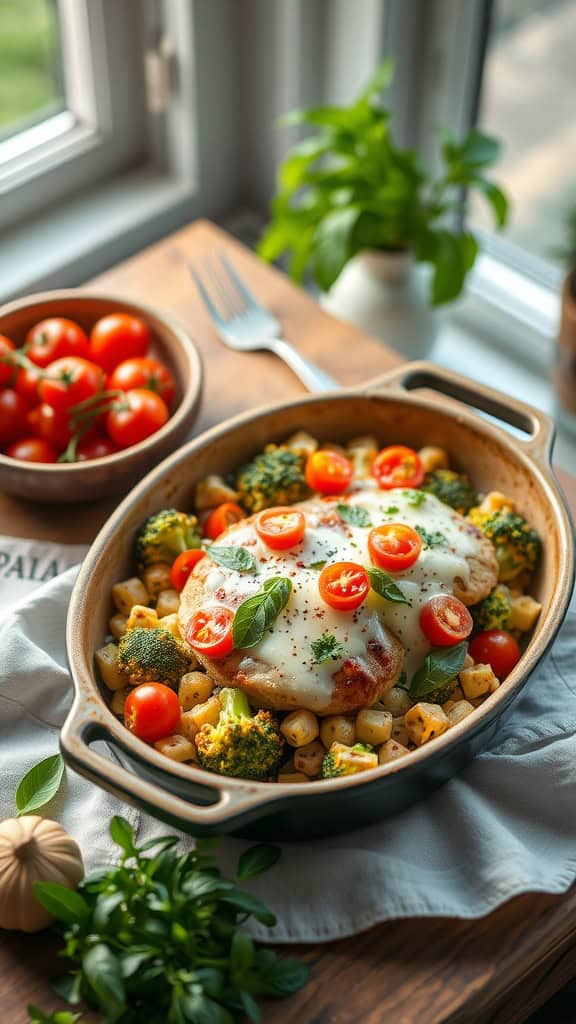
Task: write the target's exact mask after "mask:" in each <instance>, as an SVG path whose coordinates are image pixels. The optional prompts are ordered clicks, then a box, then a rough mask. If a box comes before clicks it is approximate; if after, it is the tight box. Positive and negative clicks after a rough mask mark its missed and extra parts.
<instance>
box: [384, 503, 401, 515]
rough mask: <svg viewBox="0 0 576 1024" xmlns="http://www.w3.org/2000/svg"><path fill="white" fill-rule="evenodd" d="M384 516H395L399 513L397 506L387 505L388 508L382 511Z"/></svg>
mask: <svg viewBox="0 0 576 1024" xmlns="http://www.w3.org/2000/svg"><path fill="white" fill-rule="evenodd" d="M382 511H383V513H384V515H385V516H395V515H396V513H397V512H399V511H400V509H399V508H398V505H388V508H383V509H382Z"/></svg>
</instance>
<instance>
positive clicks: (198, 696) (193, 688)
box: [178, 672, 220, 711]
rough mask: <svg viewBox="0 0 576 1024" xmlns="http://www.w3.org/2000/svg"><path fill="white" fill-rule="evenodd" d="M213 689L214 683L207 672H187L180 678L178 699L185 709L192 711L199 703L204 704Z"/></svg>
mask: <svg viewBox="0 0 576 1024" xmlns="http://www.w3.org/2000/svg"><path fill="white" fill-rule="evenodd" d="M213 689H214V683H213V682H212V680H211V679H210V676H207V675H206V673H205V672H186V675H183V676H182V678H181V680H180V686H179V687H178V699H179V701H180V704H181V705H182V707H183V708H184V711H190V709H191V708H195V707H196V706H197V705H198V704H204V703H205V701H207V700H208V698H209V697H210V696H211V694H212V690H213ZM218 703H220V702H218Z"/></svg>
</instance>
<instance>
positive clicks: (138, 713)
mask: <svg viewBox="0 0 576 1024" xmlns="http://www.w3.org/2000/svg"><path fill="white" fill-rule="evenodd" d="M180 711H181V708H180V701H179V700H178V694H177V693H175V692H174V690H171V689H170V687H169V686H166V684H165V683H142V684H141V685H140V686H135V687H134V689H133V690H130V693H129V694H128V696H127V697H126V702H125V704H124V725H125V726H126V728H127V729H129V730H130V732H133V733H134V735H135V736H137V737H138V739H140V740H145V741H146V743H157V742H158V740H162V739H164V737H165V736H170V734H171V733H173V732H174V730H175V728H176V726H177V725H178V722H179V721H180Z"/></svg>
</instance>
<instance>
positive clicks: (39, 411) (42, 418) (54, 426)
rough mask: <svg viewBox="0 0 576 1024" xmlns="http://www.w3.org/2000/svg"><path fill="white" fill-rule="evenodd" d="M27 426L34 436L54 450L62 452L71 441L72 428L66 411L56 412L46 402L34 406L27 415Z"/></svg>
mask: <svg viewBox="0 0 576 1024" xmlns="http://www.w3.org/2000/svg"><path fill="white" fill-rule="evenodd" d="M28 425H29V427H30V429H31V431H32V433H33V434H34V435H35V437H40V438H42V439H43V440H44V441H48V442H49V444H52V445H54V447H55V448H59V449H60V450H63V449H64V448H66V446H67V445H68V444H69V443H70V441H71V439H72V428H71V426H70V421H69V419H68V414H67V412H66V410H63V411H57V410H56V409H53V408H52V406H51V405H48V404H47V402H41V404H40V405H36V406H34V408H33V409H30V412H29V413H28Z"/></svg>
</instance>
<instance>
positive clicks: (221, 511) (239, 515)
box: [202, 501, 246, 540]
mask: <svg viewBox="0 0 576 1024" xmlns="http://www.w3.org/2000/svg"><path fill="white" fill-rule="evenodd" d="M245 518H246V513H245V512H244V510H243V509H241V508H240V505H235V504H234V502H233V501H225V502H223V504H222V505H218V508H214V509H212V511H211V513H210V515H209V516H208V518H207V520H206V522H205V523H204V527H203V530H202V532H203V534H204V536H205V537H208V538H209V539H210V540H216V538H217V537H219V536H220V534H221V533H224V531H225V530H227V529H228V527H229V526H232V525H233V524H234V523H239V522H240V520H241V519H245Z"/></svg>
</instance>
